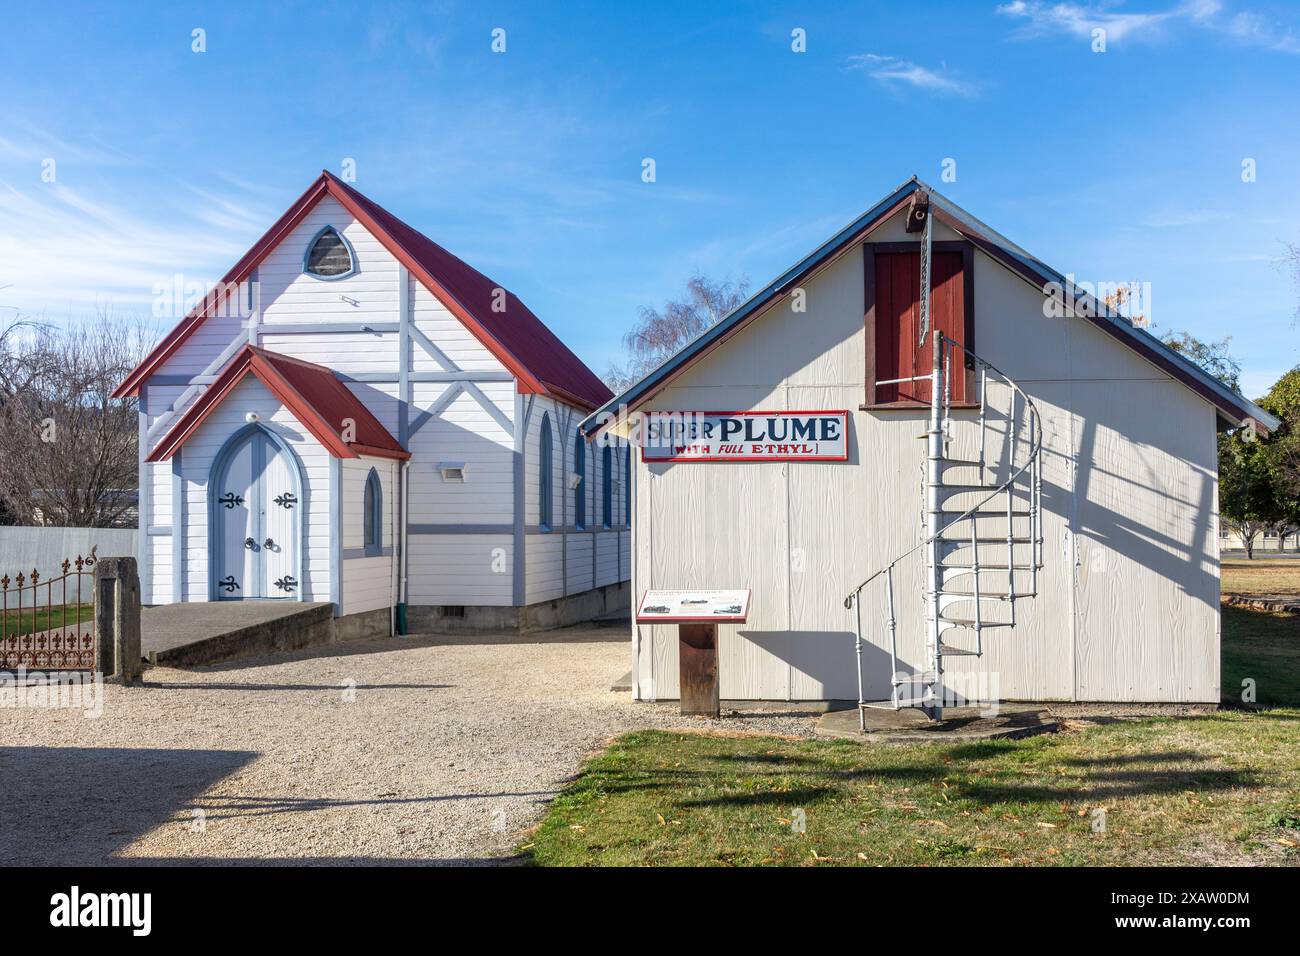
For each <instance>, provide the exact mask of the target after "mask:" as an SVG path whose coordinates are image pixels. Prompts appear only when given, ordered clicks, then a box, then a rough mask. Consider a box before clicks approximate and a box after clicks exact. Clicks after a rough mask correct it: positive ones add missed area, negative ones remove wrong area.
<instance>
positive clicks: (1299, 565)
mask: <svg viewBox="0 0 1300 956" xmlns="http://www.w3.org/2000/svg"><path fill="white" fill-rule="evenodd" d="M1220 580H1221V583H1222V587H1223V591H1224V593H1225V594H1300V558H1294V557H1291V558H1279V557H1276V556H1269V555H1268V554H1267V552H1259V551H1256V552H1255V557H1254V558H1253V559H1251V560H1249V561H1248V560H1246V559H1245V558H1224V559H1223V560H1222V562H1220Z"/></svg>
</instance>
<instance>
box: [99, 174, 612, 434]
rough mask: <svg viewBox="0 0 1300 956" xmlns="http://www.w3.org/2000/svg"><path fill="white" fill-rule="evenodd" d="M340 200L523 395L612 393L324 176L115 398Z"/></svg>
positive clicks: (475, 280) (475, 279)
mask: <svg viewBox="0 0 1300 956" xmlns="http://www.w3.org/2000/svg"><path fill="white" fill-rule="evenodd" d="M326 195H330V196H333V197H334V198H335V199H337V200H338V201H339V202H340V203H341V204H342V205H343V206H344V207H345V208H346V209H347V210H348V211H349V212H351V213H352V214H353V215H354V216H356V217H357V219H358V220H360V221H361V222H362V224H364V225H365V226H366V228H367V229H369V230H370V231H371V233H373V234H374V236H375V238H376V239H378V240H379V241H380V242H381V243H382V244H383V245H384V247H385V248H386V249H388V251H389V252H391V253H392V254H393V256H394V257H396V258H397V259H398V261H400V262H401V263H402V264H403V265H405V266H406V267H407V268H408V269H410V270H411V273H412V274H413V275H414V276H415V277H416V278H417V279H418V280H419V281H420V282H421V283H422V284H423V285H424V286H425V287H426V288H428V289H429V291H430V292H432V293H433V294H434V295H435V296H436V297H437V298H438V299H439V300H440V301H442V303H443V304H444V305H445V306H446V307H447V308H448V310H450V311H451V312H452V314H454V315H455V316H456V317H457V318H459V319H460V320H461V321H462V322H463V323H464V324H465V326H466V328H468V329H469V330H470V332H472V333H473V334H474V335H475V337H477V338H478V340H479V341H480V342H482V343H483V345H484V346H485V347H486V348H487V349H488V350H489V351H491V352H492V353H493V355H495V356H496V357H497V359H498V360H499V361H500V362H501V363H502V364H503V365H505V366H506V368H508V369H509V370H510V371H511V373H513V374H514V375H515V376H516V378H517V379H518V381H519V390H520V391H521V392H543V393H549V394H552V395H554V396H555V397H557V398H559V399H561V400H563V401H566V402H569V403H570V404H575V405H579V406H582V407H585V408H586V409H588V410H590V409H593V408H597V407H598V406H600V405H602V404H604V403H605V402H606V401H608V400H609V399H610V398H612V397H613V393H612V392H610V390H609V389H608V388H607V387H606V386H605V384H604V383H603V382H602V381H601V380H600V379H599V378H597V377H596V375H595V373H593V372H592V371H591V369H589V368H587V366H586V365H585V364H583V362H582V360H581V359H579V358H578V357H577V356H576V355H574V354H573V352H571V351H570V350H569V349H568V347H567V346H565V344H564V343H563V342H561V341H560V340H559V339H558V338H556V336H555V333H553V332H552V331H551V330H550V329H548V328H547V327H546V326H545V325H544V324H543V323H542V321H541V320H540V319H538V318H537V316H535V315H533V313H532V312H531V311H530V310H529V309H528V307H527V306H526V305H524V304H523V303H522V302H521V301H519V299H518V297H516V296H515V295H514V294H513V293H511V292H510V291H509V290H507V289H504V288H503V287H502V286H500V285H499V284H498V283H496V282H493V281H492V280H491V279H489V278H488V277H487V276H485V275H483V274H482V273H481V272H479V271H478V270H476V269H474V268H472V267H471V266H469V265H468V264H466V263H465V262H463V261H462V260H460V259H458V258H457V257H456V256H454V255H452V254H451V253H450V252H448V251H447V250H446V249H444V248H442V246H440V245H438V244H437V243H436V242H434V241H433V240H431V239H429V238H428V237H427V236H425V235H424V234H423V233H421V232H419V231H417V230H415V229H413V228H411V227H410V226H408V225H407V224H406V223H404V222H402V220H400V219H398V218H397V217H396V216H394V215H393V214H392V213H390V212H388V210H386V209H384V208H383V207H382V206H380V205H378V204H377V203H375V202H372V201H371V200H370V199H368V198H366V197H365V196H363V195H362V194H361V193H359V192H357V191H356V190H355V189H353V188H352V187H351V186H349V185H347V184H346V183H344V182H343V181H342V180H340V179H338V178H337V177H336V176H334V175H333V174H331V173H329V172H327V171H326V172H322V173H321V175H320V177H319V178H318V179H317V180H316V182H314V183H312V185H311V187H310V188H309V189H308V190H307V191H306V192H305V193H303V194H302V195H301V196H300V197H298V200H297V201H296V202H295V203H294V205H293V206H291V207H290V208H289V210H288V211H287V212H286V213H285V214H284V215H283V216H281V217H280V218H279V219H278V220H277V221H276V223H275V225H274V226H272V227H271V228H270V229H269V230H268V231H267V232H266V234H265V235H264V236H262V238H261V239H259V240H258V241H257V243H256V244H255V245H254V246H253V248H252V249H250V250H249V251H248V252H247V253H246V254H245V255H244V257H243V258H242V259H240V260H239V262H237V263H236V264H235V266H234V268H232V269H231V270H230V272H228V273H226V275H225V276H224V277H223V279H222V282H221V285H220V286H219V291H218V292H216V293H214V294H212V295H209V296H208V297H207V298H205V299H204V301H203V302H202V303H201V304H200V306H199V307H197V308H196V309H195V310H194V311H192V312H191V313H190V314H189V315H187V316H186V317H185V319H184V320H183V321H182V322H181V323H180V324H179V325H178V326H177V327H176V328H175V329H173V330H172V331H171V332H170V333H169V334H168V335H167V336H166V337H164V338H163V340H162V342H160V343H159V344H158V347H157V348H155V349H154V350H153V351H152V352H151V353H149V355H148V356H147V357H146V358H145V360H144V361H143V362H141V363H140V365H139V366H138V367H137V368H136V369H135V370H134V371H133V372H132V373H131V374H130V375H129V376H127V378H126V380H125V381H124V382H123V383H122V384H121V385H119V386H118V388H117V391H115V392H114V393H113V394H114V396H115V397H117V398H122V397H124V396H127V395H135V394H138V393H139V390H140V386H141V385H143V384H144V382H145V381H146V380H147V379H148V378H149V376H150V375H152V374H153V373H154V372H155V371H156V370H157V369H158V368H159V367H160V366H161V365H162V364H163V363H164V362H165V361H166V360H167V358H168V357H169V356H170V355H172V354H173V353H174V352H175V351H176V350H177V349H178V348H180V346H181V345H182V343H184V341H185V340H186V339H187V338H189V336H190V335H191V334H193V332H194V331H195V330H196V329H197V328H198V327H199V326H200V325H201V324H202V323H203V320H204V319H205V318H206V317H207V316H208V315H209V314H210V313H211V312H212V311H213V310H214V309H216V308H217V307H218V306H219V305H220V304H221V302H222V301H223V300H224V299H225V297H226V296H227V295H229V293H230V290H232V289H233V288H234V287H235V286H236V285H237V284H238V283H240V282H242V281H244V280H245V279H247V278H248V276H249V274H250V273H251V272H252V271H253V269H254V268H255V267H256V266H257V264H258V263H259V262H261V261H262V260H263V259H264V258H266V256H267V254H268V253H269V252H270V251H271V250H272V249H273V248H275V246H276V245H277V244H278V243H279V242H280V241H281V240H282V239H283V238H284V237H285V236H286V235H288V233H289V232H290V231H291V230H292V229H293V228H294V227H295V226H296V225H297V224H298V223H299V222H301V221H302V219H303V217H304V216H306V214H307V213H308V212H309V211H310V210H311V208H312V207H313V206H315V205H316V203H317V202H319V201H320V200H321V199H322V198H323V197H324V196H326ZM497 289H501V290H502V293H503V294H504V305H505V309H504V311H494V309H493V305H494V304H495V303H496V300H497V293H496V290H497Z"/></svg>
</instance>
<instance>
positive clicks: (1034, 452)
mask: <svg viewBox="0 0 1300 956" xmlns="http://www.w3.org/2000/svg"><path fill="white" fill-rule="evenodd" d="M938 334H939V335H940V336H941V337H942V340H943V343H944V345H950V346H952V347H954V348H958V349H961V350H962V352H964V353H965V354H966V355H968V356H970V358H971V359H972V360H974V361H975V362H977V363H979V364H980V365H982V366H983V367H984V368H985V369H987V370H988V371H990V372H992V373H993V374H994V375H996V376H998V377H1000V378H1001V379H1002V381H1003V382H1005V383H1006V384H1007V385H1009V386H1010V387H1011V389H1012V390H1013V391H1014V392H1016V393H1017V394H1018V395H1020V397H1021V398H1022V399H1024V402H1025V408H1026V409H1028V411H1029V414H1030V421H1031V422H1032V430H1033V444H1032V445H1031V446H1030V448H1031V450H1030V453H1029V455H1028V457H1027V458H1026V459H1025V463H1024V464H1023V465H1021V466H1020V468H1018V469H1017V470H1016V471H1015V472H1014V473H1013V474H1012V475H1011V476H1010V477H1009V478H1008V479H1007V480H1006V481H1004V482H1003V483H1002V484H1000V485H998V487H997V488H995V489H994V490H993V491H990V492H989V493H988V495H987V496H986V497H985V498H983V499H981V500H980V501H978V502H976V503H975V504H974V505H972V506H971V507H970V508H968V509H967V510H966V511H964V512H963V513H962V514H960V515H958V516H957V517H956V518H953V519H952V520H951V521H949V522H948V523H946V524H945V525H944V526H943V527H942V528H936V529H935V530H934V532H933V533H932V534H931V535H930V536H929V537H928V538H925V539H924V540H922V541H920V542H918V543H917V544H915V545H913V546H912V547H911V548H909V549H907V550H906V551H904V552H903V553H902V554H900V555H898V557H896V558H894V560H893V561H890V562H889V563H888V564H886V565H885V566H884V567H882V568H880V569H879V570H877V571H875V572H873V573H872V574H871V575H869V576H868V577H867V578H866V579H865V580H863V582H862V583H861V584H859V585H858V586H857V587H855V588H854V589H853V590H852V591H850V592H849V593H848V595H847V596H846V597H845V598H844V607H845V608H846V609H848V608H852V607H853V604H854V601H855V599H856V598H857V597H858V595H859V594H861V593H862V589H863V588H865V587H866V586H867V585H868V584H870V583H871V582H872V581H874V580H875V579H876V578H878V577H880V576H881V575H882V574H884V573H885V572H886V571H889V570H891V569H893V568H894V567H895V566H896V565H897V564H898V563H899V562H900V561H902V560H903V559H904V558H907V557H910V556H911V555H913V554H915V553H916V552H917V551H919V550H921V549H922V548H924V547H925V546H926V545H928V544H931V543H932V542H934V541H935V540H936V539H937V538H938V537H939V535H941V534H943V532H945V531H946V530H948V529H949V528H951V527H953V526H954V525H956V524H958V523H960V522H962V521H965V520H966V519H967V518H969V517H971V516H972V515H973V514H975V513H976V512H977V511H979V509H980V508H982V507H984V505H986V504H988V503H989V502H990V501H992V500H993V499H994V498H996V497H997V496H998V495H1000V494H1002V493H1003V492H1004V491H1006V490H1007V489H1008V488H1010V487H1011V486H1012V485H1013V484H1014V483H1015V482H1016V481H1017V480H1019V478H1020V476H1021V475H1023V474H1024V473H1025V471H1026V470H1027V469H1028V468H1029V467H1030V466H1031V465H1032V464H1033V463H1034V461H1035V460H1036V459H1037V457H1038V455H1039V454H1040V453H1041V452H1042V450H1043V422H1042V418H1041V416H1040V415H1039V413H1038V406H1036V405H1035V404H1034V402H1033V399H1031V398H1030V397H1029V396H1028V395H1027V394H1026V393H1025V390H1024V389H1022V388H1021V387H1020V386H1019V385H1017V384H1016V383H1015V382H1014V381H1012V379H1011V377H1010V376H1009V375H1007V373H1006V372H1003V371H1002V370H1001V369H1000V368H998V367H997V366H995V365H994V364H993V363H992V362H989V361H987V360H986V359H983V358H980V356H978V355H976V354H975V353H974V352H972V351H971V350H970V349H968V348H966V346H964V345H962V344H961V343H960V342H958V341H957V340H955V339H952V338H949V337H948V336H947V335H944V334H943V333H938ZM925 379H930V382H931V385H930V387H931V388H933V387H935V385H936V384H937V383H935V382H934V374H933V373H932V374H930V375H918V376H915V377H914V380H916V381H922V380H925ZM877 384H880V383H877ZM980 399H981V405H982V404H983V402H984V401H985V400H986V396H984V395H981V396H980ZM1013 403H1014V400H1013ZM1013 407H1014V405H1013ZM1011 440H1013V441H1014V437H1012V439H1011ZM1031 494H1032V489H1031ZM1034 560H1035V561H1037V556H1036V555H1035V557H1034Z"/></svg>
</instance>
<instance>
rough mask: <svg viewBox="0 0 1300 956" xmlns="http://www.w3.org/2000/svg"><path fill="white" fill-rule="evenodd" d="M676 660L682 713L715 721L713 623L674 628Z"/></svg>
mask: <svg viewBox="0 0 1300 956" xmlns="http://www.w3.org/2000/svg"><path fill="white" fill-rule="evenodd" d="M677 656H678V676H679V680H680V682H681V708H682V713H683V714H696V715H700V716H704V717H718V716H719V715H720V714H721V708H720V706H719V703H718V625H717V624H716V623H714V622H713V621H683V622H682V623H680V624H678V625H677Z"/></svg>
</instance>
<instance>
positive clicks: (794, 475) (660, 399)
mask: <svg viewBox="0 0 1300 956" xmlns="http://www.w3.org/2000/svg"><path fill="white" fill-rule="evenodd" d="M908 238H911V237H907V236H906V235H905V233H904V232H903V230H902V228H901V224H900V223H899V221H898V220H895V221H893V222H891V223H889V224H888V225H886V226H884V227H882V228H881V229H879V230H877V231H876V233H874V234H873V235H872V236H871V240H872V241H901V240H904V239H908ZM951 238H956V237H955V236H954V235H952V234H951V233H948V232H947V231H946V230H945V229H943V228H942V227H939V226H936V229H935V239H936V240H940V239H951ZM862 272H863V257H862V252H861V249H860V247H857V246H855V247H852V248H850V249H849V250H847V252H846V253H845V254H844V255H842V256H841V257H839V258H838V259H837V260H836V261H835V262H834V263H832V264H831V265H829V266H828V267H827V268H826V269H825V270H823V271H822V272H820V273H819V274H818V275H817V276H815V277H814V278H811V279H809V280H808V281H806V282H805V283H803V285H802V287H803V288H804V289H805V290H806V293H807V312H806V313H793V312H791V310H790V307H789V303H788V300H786V301H783V302H781V303H778V304H777V305H776V306H775V307H774V308H773V309H772V310H771V311H770V312H768V313H767V314H766V315H764V316H763V317H761V318H759V319H758V320H756V321H755V322H754V323H753V324H751V325H750V326H749V327H748V328H746V329H745V330H744V331H742V332H739V333H737V334H736V335H735V336H734V337H733V338H732V339H731V340H730V341H729V342H728V343H727V344H726V345H725V346H723V347H721V348H719V349H717V350H715V351H714V352H713V353H711V354H710V355H708V356H707V357H705V358H703V359H701V360H700V361H699V362H698V363H697V364H695V365H694V366H693V367H692V368H690V369H689V370H688V371H687V372H685V373H684V374H683V375H681V376H680V377H679V378H678V379H677V380H675V381H674V382H673V383H672V385H671V386H669V387H668V388H667V389H666V390H664V391H663V392H662V393H660V394H659V395H657V396H656V397H655V398H654V399H653V400H652V401H651V402H650V403H649V404H648V406H647V407H648V408H654V409H665V410H670V409H678V410H688V409H713V408H726V409H737V410H741V409H773V410H780V409H807V408H820V409H840V408H843V409H849V410H850V434H849V445H850V449H849V461H848V462H845V463H835V462H803V463H767V464H755V463H746V464H740V465H737V464H735V463H692V464H661V463H660V464H645V463H641V462H639V461H638V462H637V464H636V466H635V467H636V469H637V477H636V486H635V490H636V494H635V497H634V506H635V507H636V509H637V514H636V527H637V532H636V555H635V565H634V569H633V573H634V580H633V593H634V594H635V595H636V596H638V597H639V596H640V595H641V594H642V593H643V592H644V591H645V590H646V589H647V588H652V587H653V588H692V587H697V588H698V587H748V588H751V589H752V590H753V599H752V604H751V610H750V617H749V620H748V622H747V623H745V624H740V625H731V624H723V625H719V658H718V667H719V673H720V682H721V688H720V692H721V696H722V697H723V698H733V699H775V700H823V699H854V698H856V696H857V689H856V677H855V670H854V654H853V634H854V619H853V612H851V611H848V610H846V609H845V608H844V605H843V600H844V597H845V595H846V594H847V593H848V592H849V591H850V589H852V588H853V587H854V586H856V584H857V583H858V582H859V581H861V580H862V579H864V578H865V577H866V576H867V575H868V574H870V573H871V572H873V571H875V570H877V569H878V568H880V567H882V566H883V565H885V564H886V563H888V562H889V561H890V560H892V559H893V558H894V557H896V556H897V555H899V554H900V553H902V552H904V551H906V550H907V549H908V548H910V547H912V546H913V545H914V544H915V543H916V542H917V541H919V540H920V534H921V528H920V518H919V511H920V506H921V505H920V472H919V469H920V466H921V462H922V457H923V455H924V446H923V443H922V442H919V441H917V440H916V437H917V436H918V435H919V434H921V433H922V432H923V431H924V430H925V425H924V422H925V418H926V412H925V411H924V410H916V411H910V410H909V411H877V412H866V411H860V410H858V409H859V406H860V405H861V403H862V401H863V397H864V382H863V368H864V362H863V348H864V332H863V274H862ZM974 350H975V352H976V353H977V354H979V355H981V356H982V357H984V358H986V359H987V360H988V361H990V362H992V363H993V364H994V365H996V366H998V367H999V368H1000V369H1002V370H1003V371H1004V372H1006V373H1007V374H1008V375H1009V376H1010V377H1011V378H1012V379H1013V380H1015V381H1017V382H1018V383H1019V384H1020V385H1021V386H1022V387H1023V388H1024V389H1025V391H1026V392H1027V393H1028V394H1029V395H1030V397H1031V398H1032V399H1033V400H1034V402H1035V403H1036V405H1037V407H1038V409H1039V411H1040V412H1041V413H1042V414H1043V416H1044V440H1045V455H1044V469H1043V505H1044V508H1045V511H1046V514H1045V516H1044V529H1043V530H1044V538H1045V542H1044V559H1043V560H1044V563H1045V565H1046V566H1045V568H1044V570H1043V571H1042V572H1040V575H1039V596H1038V597H1037V598H1036V599H1033V600H1025V601H1017V602H1016V615H1017V626H1016V627H1015V628H1014V629H1005V630H1002V629H999V630H994V631H990V632H988V633H986V635H985V639H984V646H985V649H986V654H985V657H984V658H982V659H978V658H948V659H946V660H945V666H946V668H947V669H948V671H949V673H954V672H961V671H972V672H986V673H989V674H992V675H996V681H997V683H996V685H995V686H994V688H993V690H994V693H995V694H996V696H999V697H1002V698H1004V699H1079V700H1115V701H1206V702H1212V701H1217V700H1218V699H1219V668H1218V662H1219V616H1218V599H1219V578H1218V557H1217V544H1216V541H1217V519H1216V513H1217V499H1216V488H1217V459H1216V450H1215V412H1214V410H1213V408H1212V407H1211V406H1210V405H1209V404H1208V403H1207V402H1205V401H1204V400H1202V399H1201V398H1200V397H1199V396H1197V395H1195V394H1194V393H1193V392H1191V391H1190V390H1188V389H1187V388H1186V387H1185V386H1183V385H1181V384H1180V383H1178V382H1176V381H1174V380H1173V379H1171V378H1170V377H1169V376H1168V375H1166V374H1165V373H1164V372H1162V371H1161V370H1159V369H1157V368H1156V367H1155V366H1152V365H1150V364H1149V363H1147V362H1145V361H1144V360H1142V359H1141V358H1139V357H1138V356H1137V355H1135V354H1134V353H1133V352H1131V351H1130V350H1129V349H1127V348H1125V347H1123V346H1121V345H1119V344H1118V343H1116V342H1115V341H1113V340H1112V339H1110V338H1109V337H1108V336H1106V335H1105V334H1104V333H1102V332H1101V331H1099V330H1097V329H1095V328H1093V327H1092V326H1091V325H1090V324H1088V323H1087V322H1086V321H1085V320H1083V319H1080V318H1074V317H1056V318H1049V317H1046V316H1045V315H1044V310H1043V296H1042V294H1041V292H1039V291H1038V290H1036V289H1034V288H1033V287H1031V286H1030V285H1029V284H1027V283H1026V282H1024V280H1023V279H1021V278H1019V277H1018V276H1016V275H1015V274H1013V273H1011V272H1010V271H1008V270H1007V269H1005V268H1004V267H1003V266H1001V265H1000V264H998V263H997V262H995V261H993V260H992V259H990V258H988V257H986V256H985V255H984V254H983V253H980V252H978V251H977V252H976V254H975V341H974ZM955 414H956V415H958V416H960V415H963V414H964V415H966V416H967V417H968V418H969V416H970V414H971V413H962V412H957V413H955ZM972 428H973V426H972ZM957 431H958V433H960V431H961V429H960V427H958V428H957ZM993 450H996V449H993ZM951 454H952V455H953V456H955V457H961V456H962V455H961V447H960V443H958V444H957V445H955V446H954V448H953V450H952V452H951ZM965 457H971V456H970V455H966V456H965ZM896 583H897V588H896V592H895V594H896V599H897V600H898V619H899V628H900V630H899V644H900V656H901V665H900V666H902V667H904V668H905V669H913V670H919V669H921V667H920V666H918V665H919V664H920V662H921V661H922V660H923V647H924V635H923V628H924V618H925V611H924V603H923V596H922V595H923V586H922V581H921V561H920V557H919V555H918V557H917V558H915V559H913V560H910V561H908V562H905V563H904V564H903V565H901V566H900V568H899V573H898V575H897V577H896ZM883 607H884V591H883V587H880V586H873V587H872V588H869V589H868V590H867V591H865V592H864V600H863V619H864V632H865V633H866V635H867V638H868V640H869V642H870V643H869V646H868V647H867V648H866V650H865V653H864V659H865V667H864V670H865V672H866V681H867V687H866V692H867V698H868V699H884V698H887V697H888V696H889V683H888V682H889V657H888V639H887V632H886V629H885V623H884V610H883ZM639 630H640V643H639V648H640V650H639V655H638V658H637V660H636V674H637V684H638V690H639V694H640V696H641V697H642V698H647V699H653V698H675V697H676V696H677V694H678V684H677V679H678V673H677V636H676V629H675V628H670V627H663V626H642V627H640V629H639Z"/></svg>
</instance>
